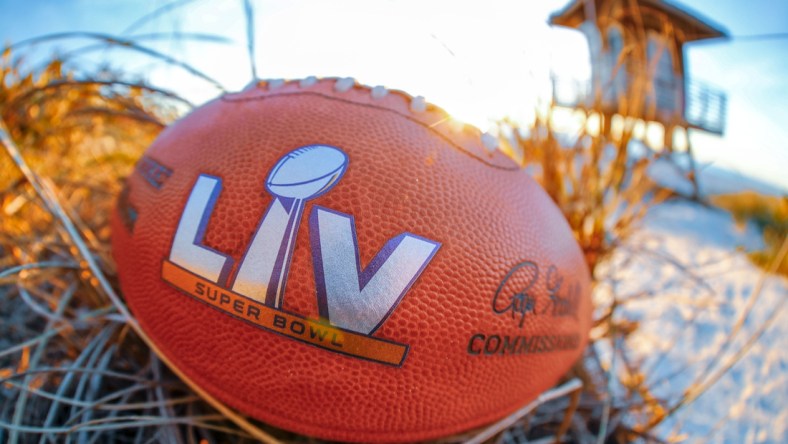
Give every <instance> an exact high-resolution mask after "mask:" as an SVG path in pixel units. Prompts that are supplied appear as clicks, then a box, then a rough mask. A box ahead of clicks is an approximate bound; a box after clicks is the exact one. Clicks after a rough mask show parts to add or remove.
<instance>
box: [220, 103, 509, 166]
mask: <svg viewBox="0 0 788 444" xmlns="http://www.w3.org/2000/svg"><path fill="white" fill-rule="evenodd" d="M301 95H311V96H316V97H322V98H324V99H328V100H334V101H337V102H342V103H346V104H349V105H356V106H363V107H366V108H371V109H376V110H380V111H386V112H390V113H392V114H394V115H396V116H398V117H402V118H404V119H406V120H408V121H410V122H412V123H415V124H417V125H419V126H421V127H422V128H424V129H426V130H428V131H430V132H431V133H433V134H435V135H436V136H438V137H440V138H441V139H443V140H444V141H445V142H447V143H448V144H449V145H451V146H453V147H454V148H456V149H457V150H459V151H460V152H462V153H464V154H466V155H467V156H470V157H471V158H473V159H475V160H477V161H479V162H481V163H482V164H484V165H487V166H488V167H491V168H495V169H497V170H501V171H520V168H518V167H517V166H516V165H513V166H511V167H505V166H502V165H496V164H494V163H491V162H489V161H488V160H485V159H483V158H481V157H479V156H477V155H476V154H474V153H472V152H470V151H468V150H467V149H466V148H464V147H463V146H462V145H460V144H458V143H456V142H454V141H453V140H451V139H450V138H449V137H447V136H446V135H445V134H443V133H441V132H440V131H437V130H436V129H435V128H433V126H434V124H433V125H429V124H427V123H424V122H422V121H420V120H418V119H416V118H413V117H411V116H408V115H406V114H403V113H401V112H399V111H397V110H393V109H391V108H388V107H385V106H380V105H373V104H370V103H359V102H356V101H353V100H349V99H343V98H340V97H335V96H330V95H327V94H324V93H319V92H315V91H298V92H286V93H272V94H269V95H266V96H258V97H237V98H236V97H233V98H228V97H227V96H222V97H221V100H222V101H223V102H252V101H256V100H266V99H270V98H277V97H287V96H301Z"/></svg>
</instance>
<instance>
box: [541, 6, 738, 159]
mask: <svg viewBox="0 0 788 444" xmlns="http://www.w3.org/2000/svg"><path fill="white" fill-rule="evenodd" d="M549 22H550V24H552V25H558V26H564V27H568V28H573V29H578V30H580V31H581V32H582V33H583V34H584V35H585V36H586V38H587V40H588V44H589V50H590V51H589V52H590V56H591V82H590V85H588V87H585V88H583V87H578V85H576V84H575V85H573V87H574V89H575V91H574V93H573V94H566V91H562V90H561V88H562V87H565V86H567V83H566V82H562V81H561V79H560V77H559V78H557V79H556V78H555V77H554V80H553V100H554V103H556V104H557V105H559V106H569V107H582V108H585V109H588V110H592V111H595V112H597V113H599V114H601V117H602V118H603V120H604V124H603V128H605V130H607V131H609V130H610V122H611V121H612V118H613V116H616V115H618V116H621V117H623V118H634V119H640V120H642V121H644V122H646V123H654V122H656V123H659V124H661V125H662V126H663V127H664V144H663V145H664V148H666V149H668V150H672V149H673V145H674V143H673V140H674V132H675V130H676V129H681V130H682V131H683V132H684V133H683V135H684V136H685V141H686V144H687V150H688V151H689V153H690V156H691V151H690V147H689V138H688V137H686V134H687V133H686V130H687V129H688V128H692V129H698V130H702V131H706V132H710V133H714V134H722V133H723V132H724V130H725V108H726V97H725V94H724V93H723V92H722V91H719V90H715V89H713V88H710V87H708V86H706V85H704V84H702V83H700V82H696V81H690V80H689V78H688V75H687V68H686V66H687V65H686V60H685V58H684V45H685V44H688V43H691V42H695V41H699V40H704V39H714V38H726V37H727V33H726V31H725V30H723V29H722V28H721V27H720V26H718V25H714V24H712V23H711V22H709V21H708V20H706V19H703V18H701V17H700V16H699V15H698V14H696V13H694V12H690V11H689V10H687V9H686V8H684V7H682V6H679V5H677V4H676V3H674V2H669V1H665V0H573V1H572V2H571V3H569V4H568V5H567V6H566V7H565V8H564V9H563V10H561V11H558V12H556V13H554V14H553V15H551V16H550V20H549Z"/></svg>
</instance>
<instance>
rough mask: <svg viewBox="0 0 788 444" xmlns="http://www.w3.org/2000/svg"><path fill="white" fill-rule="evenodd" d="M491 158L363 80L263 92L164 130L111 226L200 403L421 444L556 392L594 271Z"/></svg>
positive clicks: (143, 308)
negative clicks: (203, 399)
mask: <svg viewBox="0 0 788 444" xmlns="http://www.w3.org/2000/svg"><path fill="white" fill-rule="evenodd" d="M494 148H495V143H494V139H492V138H490V137H489V136H484V135H482V134H481V133H480V132H479V131H478V130H477V129H475V128H472V127H470V126H463V125H457V124H456V123H454V122H452V120H451V119H450V118H449V117H448V116H447V114H446V113H445V112H443V111H442V110H441V109H439V108H436V107H434V106H432V105H428V104H426V103H425V102H424V101H423V99H421V98H420V97H417V98H413V97H411V96H409V95H407V94H404V93H402V92H398V91H390V90H386V89H384V88H381V87H376V88H372V89H370V88H367V87H363V86H360V85H358V84H355V83H354V82H353V81H352V80H351V79H322V80H316V79H314V78H309V79H305V80H301V81H288V82H260V83H259V84H257V85H254V86H252V87H250V88H247V89H246V90H244V91H243V92H241V93H237V94H228V95H225V96H223V97H220V98H218V99H216V100H214V101H212V102H210V103H208V104H207V105H205V106H202V107H201V108H199V109H196V110H195V111H193V112H192V113H191V114H189V115H188V116H186V117H185V118H183V119H181V120H180V121H179V122H177V123H175V124H174V125H172V126H171V127H170V128H168V129H167V130H165V131H164V132H163V133H162V135H161V136H160V137H159V138H158V139H157V140H156V142H155V143H154V144H153V145H152V146H151V147H150V148H149V149H148V150H147V152H146V153H145V156H144V157H143V158H142V159H140V161H139V163H138V164H137V167H136V169H135V171H134V173H133V174H132V175H131V176H130V177H129V179H128V182H127V187H126V190H125V191H124V193H123V194H122V195H121V197H120V199H119V201H118V206H117V209H116V211H115V213H114V214H113V219H112V230H113V242H112V243H113V251H114V256H115V259H116V260H117V264H118V272H119V274H120V282H121V286H122V289H123V293H124V295H125V297H126V299H127V301H128V304H129V306H130V307H131V309H132V311H133V313H134V315H135V316H136V317H137V319H138V320H139V323H140V325H141V326H142V328H143V329H144V331H145V332H146V333H147V334H148V335H149V336H150V338H151V339H152V341H153V342H154V344H155V346H156V348H158V349H159V351H160V353H162V354H163V355H164V356H165V357H166V358H167V360H168V361H170V362H171V363H172V364H173V365H174V366H176V367H177V368H178V369H179V371H181V372H182V373H183V374H185V375H186V376H187V377H188V378H190V379H191V380H192V381H193V382H194V383H196V384H197V385H198V386H199V387H201V388H202V389H203V390H205V391H207V392H208V393H210V394H211V395H213V396H215V397H217V398H218V399H220V400H222V401H223V402H225V403H227V404H228V405H230V406H232V407H234V408H236V409H238V410H240V411H241V412H244V413H246V414H248V415H250V416H252V417H254V418H257V419H259V420H262V421H264V422H267V423H270V424H272V425H274V426H278V427H281V428H285V429H288V430H292V431H295V432H299V433H303V434H306V435H313V436H317V437H320V438H325V439H331V440H344V441H387V442H388V441H398V442H401V441H416V440H425V439H431V438H437V437H442V436H447V435H451V434H455V433H458V432H461V431H464V430H468V429H470V428H473V427H477V426H481V425H484V424H487V423H490V422H492V421H494V420H497V419H499V418H501V417H503V416H504V415H506V414H508V413H511V412H513V411H514V410H516V409H518V408H519V407H521V406H523V405H524V404H526V403H527V402H529V401H531V400H533V399H534V398H535V397H536V396H537V395H538V394H539V393H540V392H542V391H544V390H545V389H547V388H549V387H551V386H552V385H554V384H555V383H556V382H557V381H558V379H559V378H560V377H561V376H562V375H563V374H564V373H565V372H566V371H567V369H568V368H569V367H570V366H571V365H572V364H573V363H574V362H575V361H576V360H577V359H578V357H579V356H580V355H581V354H582V351H583V349H584V347H585V345H586V340H587V334H588V331H589V328H590V323H591V301H590V296H589V294H590V280H589V274H588V270H587V267H586V265H585V263H584V260H583V256H582V254H581V251H580V249H579V247H578V245H577V243H576V242H575V240H574V238H573V236H572V233H571V231H570V229H569V227H568V225H567V223H566V222H565V220H564V218H563V216H562V215H561V213H560V211H559V210H558V209H557V208H556V206H555V205H554V204H553V203H552V201H551V200H550V198H549V197H548V196H547V195H546V194H545V192H544V191H543V190H542V189H541V188H540V187H539V185H537V184H536V183H535V182H534V181H533V180H531V179H530V178H529V177H528V175H527V174H526V173H525V172H524V171H522V170H521V169H519V168H518V167H517V166H516V165H515V164H514V163H513V162H511V161H510V160H509V159H508V158H507V157H506V156H504V155H503V154H502V153H501V152H499V151H497V150H495V149H494Z"/></svg>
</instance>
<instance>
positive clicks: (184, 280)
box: [161, 260, 408, 366]
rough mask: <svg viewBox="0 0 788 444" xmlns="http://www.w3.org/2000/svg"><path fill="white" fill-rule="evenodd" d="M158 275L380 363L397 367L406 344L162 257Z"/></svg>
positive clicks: (227, 307) (290, 332) (249, 317)
mask: <svg viewBox="0 0 788 444" xmlns="http://www.w3.org/2000/svg"><path fill="white" fill-rule="evenodd" d="M161 275H162V278H163V279H164V280H165V281H166V282H168V283H169V284H171V285H173V286H174V287H175V288H177V289H179V290H181V291H183V292H185V293H186V294H188V295H189V296H192V297H193V298H195V299H198V300H200V301H202V302H204V303H206V304H208V305H210V306H212V307H214V308H216V309H218V310H221V311H223V312H224V313H227V314H229V315H231V316H233V317H236V318H238V319H241V320H244V321H246V322H249V323H251V324H254V325H255V326H257V327H259V328H262V329H264V330H268V331H271V332H274V333H279V334H281V335H285V336H289V337H291V338H293V339H297V340H299V341H301V342H306V343H308V344H312V345H314V346H317V347H320V348H324V349H326V350H331V351H333V352H337V353H342V354H346V355H350V356H355V357H358V358H363V359H368V360H370V361H375V362H380V363H382V364H388V365H394V366H400V365H402V362H403V361H404V360H405V355H406V354H407V353H408V346H407V345H404V344H398V343H396V342H389V341H386V340H383V339H378V338H374V337H372V336H366V335H363V334H361V333H356V332H353V331H348V330H343V329H341V328H337V327H335V326H333V325H330V324H328V323H325V322H320V321H317V320H314V319H308V318H304V317H302V316H299V315H296V314H293V313H287V312H284V311H282V310H277V309H275V308H272V307H269V306H267V305H264V304H262V303H261V302H259V301H255V300H254V299H250V298H248V297H246V296H243V295H240V294H238V293H235V292H233V291H231V290H228V289H226V288H223V287H220V286H219V285H217V284H215V283H213V282H211V281H208V280H206V279H205V278H203V277H200V276H198V275H196V274H194V273H192V272H190V271H188V270H185V269H183V268H181V267H179V266H178V265H175V264H174V263H172V262H170V261H167V260H165V261H164V263H163V265H162V269H161Z"/></svg>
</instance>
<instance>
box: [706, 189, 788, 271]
mask: <svg viewBox="0 0 788 444" xmlns="http://www.w3.org/2000/svg"><path fill="white" fill-rule="evenodd" d="M711 203H712V204H713V205H715V206H717V207H720V208H722V209H724V210H727V211H728V212H730V213H731V214H732V215H733V217H734V218H735V219H736V221H737V222H738V223H740V224H745V223H753V224H755V225H756V226H757V227H758V229H760V230H761V232H762V233H763V243H764V245H765V246H766V248H765V249H763V250H761V251H755V252H751V253H749V254H748V256H749V257H750V259H751V260H752V261H753V262H754V263H755V264H757V265H758V266H759V267H762V268H765V269H768V268H769V267H772V266H774V265H773V264H774V263H775V261H776V260H777V258H778V255H779V254H780V247H781V246H782V243H783V242H784V240H785V238H786V237H788V196H765V195H763V194H758V193H755V192H752V191H750V192H742V193H737V194H725V195H719V196H714V197H712V199H711ZM776 272H777V273H780V274H782V275H784V276H788V258H783V259H782V260H781V261H779V262H777V264H776Z"/></svg>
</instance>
